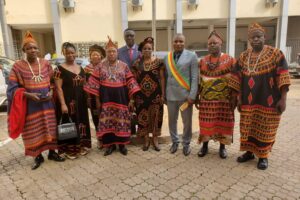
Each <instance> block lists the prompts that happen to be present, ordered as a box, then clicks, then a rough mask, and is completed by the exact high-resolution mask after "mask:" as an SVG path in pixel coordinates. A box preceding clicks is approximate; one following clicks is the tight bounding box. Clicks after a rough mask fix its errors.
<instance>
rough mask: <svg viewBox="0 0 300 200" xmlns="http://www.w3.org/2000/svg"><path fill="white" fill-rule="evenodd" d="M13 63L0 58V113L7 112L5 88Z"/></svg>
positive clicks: (7, 59) (10, 60) (5, 58)
mask: <svg viewBox="0 0 300 200" xmlns="http://www.w3.org/2000/svg"><path fill="white" fill-rule="evenodd" d="M14 63H15V61H14V60H12V59H9V58H7V57H2V56H0V69H1V71H2V73H1V75H0V112H3V111H6V110H7V98H6V88H7V84H8V79H9V73H10V70H11V69H12V66H13V64H14Z"/></svg>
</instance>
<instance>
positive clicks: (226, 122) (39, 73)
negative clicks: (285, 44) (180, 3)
mask: <svg viewBox="0 0 300 200" xmlns="http://www.w3.org/2000/svg"><path fill="white" fill-rule="evenodd" d="M124 39H125V42H126V45H125V46H124V47H121V48H119V49H118V47H117V45H116V44H115V43H113V42H112V40H111V39H110V38H109V40H108V42H107V44H106V46H105V49H104V48H102V47H101V46H98V45H93V46H91V47H90V51H89V53H90V65H88V66H86V67H85V68H84V69H83V68H82V67H80V66H79V65H77V64H76V61H75V58H76V48H75V46H74V45H73V44H72V43H68V42H66V43H64V44H63V46H62V53H63V55H64V56H65V62H64V63H63V64H61V65H58V66H57V68H56V69H54V70H52V67H51V65H50V64H49V63H48V62H47V61H45V60H43V59H39V58H38V57H37V53H38V45H37V42H36V41H35V40H34V39H33V37H32V35H31V34H30V33H29V32H28V33H27V35H26V37H25V39H24V42H23V51H24V53H25V55H26V58H24V59H23V60H20V61H17V62H16V63H15V64H14V66H13V69H12V71H11V73H10V78H9V84H8V89H7V96H8V100H9V120H8V121H9V133H10V136H11V137H13V138H16V137H17V136H18V135H19V134H20V133H22V138H23V141H24V146H25V155H29V156H33V157H34V158H35V159H34V164H33V166H32V169H36V168H38V167H39V166H40V165H41V163H42V162H43V161H44V158H43V156H42V154H41V153H42V152H43V151H45V150H49V155H48V159H49V160H54V161H59V162H60V161H64V160H65V158H68V159H75V158H77V157H78V156H80V155H82V156H84V155H86V154H87V153H88V152H89V150H90V149H91V131H90V125H89V117H88V108H89V109H90V111H91V115H92V119H93V123H94V125H95V127H96V136H97V139H98V146H99V148H103V147H104V148H105V151H104V155H105V156H107V155H110V154H112V153H113V151H115V150H116V149H117V145H118V149H119V151H120V153H121V154H123V155H127V153H128V151H127V148H126V145H127V144H128V143H129V142H130V136H131V134H132V133H134V132H135V124H136V123H137V125H138V129H137V132H136V134H137V135H138V136H140V137H142V138H143V140H144V144H143V147H142V150H143V151H147V150H148V149H149V147H150V144H151V143H152V145H153V148H154V150H155V151H160V146H159V142H158V137H159V136H160V135H161V127H162V123H163V113H164V109H163V108H164V106H163V105H164V104H166V105H167V110H168V127H169V132H170V136H171V139H172V145H171V148H170V153H172V154H174V153H175V152H176V151H177V150H178V146H179V143H180V138H179V136H178V130H177V120H178V115H179V112H180V113H181V117H182V122H183V136H182V145H183V154H184V155H185V156H188V155H189V154H190V152H191V148H190V142H191V138H192V114H193V105H195V106H196V108H197V109H198V110H199V126H200V134H199V139H198V142H199V144H202V146H201V148H200V150H199V152H198V156H199V157H204V156H205V155H206V154H207V153H208V143H209V141H210V140H214V141H218V142H219V143H220V148H219V156H220V157H221V158H223V159H224V158H226V157H227V151H226V148H225V146H226V145H230V144H231V143H232V142H233V128H234V110H235V108H236V107H237V109H238V111H239V112H240V114H241V121H240V133H241V138H240V142H241V145H240V150H241V151H246V152H245V153H244V154H243V155H241V156H240V157H238V158H237V161H238V162H240V163H242V162H246V161H249V160H252V159H254V158H255V156H257V157H258V158H259V159H258V164H257V168H258V169H267V167H268V159H267V158H268V156H269V152H270V151H271V149H272V145H273V144H274V142H275V136H276V132H277V128H278V125H279V121H280V116H281V114H282V112H284V110H285V107H286V96H287V92H288V88H289V85H290V79H289V74H288V70H287V62H286V60H285V57H284V55H283V53H282V52H281V51H280V50H279V49H277V48H273V47H271V46H268V45H265V30H264V29H263V28H262V27H261V26H260V25H259V24H257V23H254V24H252V25H251V26H250V28H249V31H248V40H249V43H250V47H249V48H248V49H247V50H246V51H244V52H243V53H242V54H241V55H240V57H239V59H238V60H237V61H236V60H235V59H234V58H233V57H231V56H230V55H228V54H225V53H222V52H221V47H222V43H223V39H222V37H221V36H220V35H219V34H218V33H217V32H216V31H212V32H211V33H210V35H209V37H208V42H207V47H208V51H209V54H208V55H207V56H205V57H204V58H202V59H201V60H200V62H198V60H197V56H196V54H195V53H194V52H192V51H189V50H187V49H185V37H184V35H183V34H176V35H175V36H174V38H173V51H171V52H169V53H168V55H167V56H166V57H165V58H164V59H163V60H161V59H158V58H156V57H154V56H153V49H154V46H153V45H154V40H153V38H151V37H147V38H145V39H144V40H143V41H142V42H141V43H140V44H139V45H137V44H135V32H134V31H133V30H131V29H126V30H125V31H124ZM134 114H136V115H134ZM20 116H21V117H20ZM135 116H136V117H135ZM69 119H71V120H72V121H73V122H74V123H75V124H76V127H77V132H78V137H76V138H73V139H69V140H65V141H57V124H58V123H63V122H66V121H68V120H69ZM16 124H17V125H16ZM151 136H152V137H151ZM55 150H58V152H55Z"/></svg>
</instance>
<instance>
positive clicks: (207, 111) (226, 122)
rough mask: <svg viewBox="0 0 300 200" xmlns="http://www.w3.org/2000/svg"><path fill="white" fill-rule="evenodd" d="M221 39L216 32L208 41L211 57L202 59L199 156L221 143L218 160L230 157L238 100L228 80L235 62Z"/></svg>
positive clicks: (199, 105) (213, 32)
mask: <svg viewBox="0 0 300 200" xmlns="http://www.w3.org/2000/svg"><path fill="white" fill-rule="evenodd" d="M222 41H223V40H222V38H221V37H220V35H219V34H218V33H217V32H216V31H212V32H211V34H210V35H209V37H208V43H207V44H208V50H209V55H207V56H205V57H204V58H203V59H201V61H200V64H199V67H200V86H199V101H198V103H197V106H198V108H199V125H200V135H199V140H198V141H199V143H200V144H201V143H203V146H202V147H201V149H200V151H199V153H198V156H199V157H204V156H205V155H206V154H207V152H208V142H209V140H215V141H218V142H219V143H220V148H219V156H220V157H221V158H223V159H224V158H226V157H227V151H226V148H225V145H230V144H231V143H232V140H233V139H232V137H233V127H234V109H235V105H236V101H235V99H236V96H235V95H234V93H233V91H234V90H233V89H232V88H230V85H229V80H230V77H231V72H232V70H233V68H234V64H235V59H234V58H232V57H231V56H229V55H228V54H225V53H222V52H221V45H222Z"/></svg>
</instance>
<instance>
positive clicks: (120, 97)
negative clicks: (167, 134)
mask: <svg viewBox="0 0 300 200" xmlns="http://www.w3.org/2000/svg"><path fill="white" fill-rule="evenodd" d="M113 68H114V69H113V72H112V70H110V66H109V63H108V61H107V60H105V61H103V62H102V63H101V64H100V65H99V67H98V68H97V69H95V70H94V71H93V73H92V74H91V76H90V78H89V81H88V83H87V84H86V85H85V88H84V89H85V91H86V92H88V93H90V94H93V95H95V96H97V97H99V98H100V102H101V111H100V116H99V124H98V130H97V137H98V138H101V139H102V143H103V146H104V147H107V146H110V145H112V144H128V143H129V142H130V135H131V133H130V119H131V114H130V112H129V109H128V104H129V99H130V97H131V96H132V95H134V94H135V93H136V92H138V91H139V90H140V87H139V86H138V83H137V82H136V80H135V78H134V76H133V74H132V73H131V72H130V70H129V68H128V66H127V65H126V64H125V63H123V62H121V61H117V64H116V66H113Z"/></svg>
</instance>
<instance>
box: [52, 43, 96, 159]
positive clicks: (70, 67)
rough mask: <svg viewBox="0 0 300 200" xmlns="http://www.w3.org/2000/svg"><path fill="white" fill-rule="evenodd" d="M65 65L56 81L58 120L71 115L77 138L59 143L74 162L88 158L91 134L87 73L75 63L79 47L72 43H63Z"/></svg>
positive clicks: (61, 66)
mask: <svg viewBox="0 0 300 200" xmlns="http://www.w3.org/2000/svg"><path fill="white" fill-rule="evenodd" d="M63 54H64V56H65V58H66V61H65V63H63V64H62V65H59V66H58V67H57V69H56V70H55V74H54V78H55V85H56V90H57V94H58V99H59V102H58V104H57V120H58V121H60V119H61V118H63V120H68V116H69V117H71V119H72V121H73V122H74V123H75V124H76V127H77V131H78V137H77V138H74V139H70V140H66V141H59V144H60V147H59V150H60V152H61V153H64V154H65V155H66V157H67V158H69V159H75V158H77V157H78V155H79V154H80V155H86V154H87V153H88V149H90V148H91V133H90V125H89V118H88V109H87V97H86V94H85V92H84V90H83V85H84V84H85V79H86V77H85V72H84V70H83V69H82V67H80V66H79V65H77V64H76V62H75V58H76V48H75V46H74V45H73V44H71V43H68V42H66V43H64V44H63Z"/></svg>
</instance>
